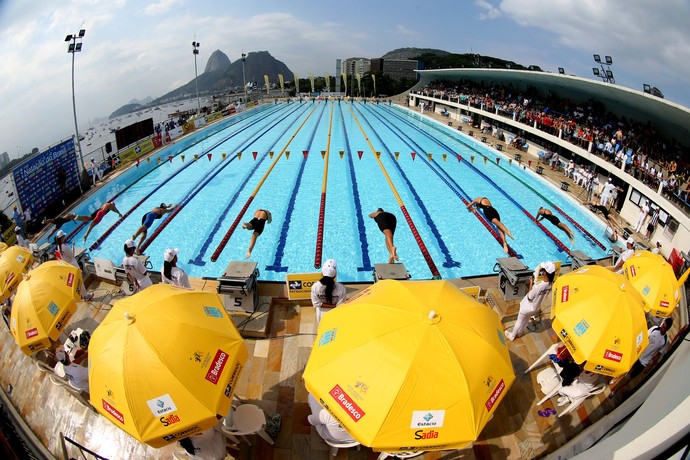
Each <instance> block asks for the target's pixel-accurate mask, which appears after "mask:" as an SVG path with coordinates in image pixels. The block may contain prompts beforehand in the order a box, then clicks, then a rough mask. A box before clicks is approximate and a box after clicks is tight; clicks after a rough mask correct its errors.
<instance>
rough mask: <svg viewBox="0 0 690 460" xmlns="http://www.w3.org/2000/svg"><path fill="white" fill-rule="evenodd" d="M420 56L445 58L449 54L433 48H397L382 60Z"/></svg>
mask: <svg viewBox="0 0 690 460" xmlns="http://www.w3.org/2000/svg"><path fill="white" fill-rule="evenodd" d="M422 54H434V55H438V56H447V55H449V54H451V53H449V52H448V51H443V50H438V49H434V48H398V49H396V50H393V51H389V52H387V53H386V54H384V55H383V56H381V57H382V58H383V59H416V58H417V57H419V56H421V55H422Z"/></svg>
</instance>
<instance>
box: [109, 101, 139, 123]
mask: <svg viewBox="0 0 690 460" xmlns="http://www.w3.org/2000/svg"><path fill="white" fill-rule="evenodd" d="M142 108H144V106H143V105H141V104H125V105H123V106H122V107H120V108H119V109H117V110H116V111H114V112H113V113H111V114H110V116H108V118H109V119H113V118H116V117H119V116H120V115H125V114H128V113H132V112H137V111H139V110H141V109H142Z"/></svg>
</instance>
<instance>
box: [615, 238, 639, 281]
mask: <svg viewBox="0 0 690 460" xmlns="http://www.w3.org/2000/svg"><path fill="white" fill-rule="evenodd" d="M625 246H626V249H625V251H623V252H622V253H621V257H620V259H618V262H616V265H615V267H613V271H615V272H616V273H620V274H623V264H624V263H625V261H626V260H628V259H629V258H630V256H632V255H633V254H635V240H634V239H633V238H632V236H631V237H628V239H627V240H625Z"/></svg>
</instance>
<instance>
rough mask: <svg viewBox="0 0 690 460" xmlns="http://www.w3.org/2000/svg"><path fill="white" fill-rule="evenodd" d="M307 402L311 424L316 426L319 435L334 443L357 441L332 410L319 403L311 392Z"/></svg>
mask: <svg viewBox="0 0 690 460" xmlns="http://www.w3.org/2000/svg"><path fill="white" fill-rule="evenodd" d="M307 402H309V408H310V409H311V415H309V416H308V417H307V420H308V421H309V424H310V425H313V426H314V428H316V432H317V433H319V436H321V437H322V438H323V439H324V440H325V441H326V442H330V443H333V444H340V443H348V442H357V441H356V440H355V439H354V438H353V437H352V436H350V433H348V432H347V431H345V429H343V427H342V426H341V425H340V424H339V423H338V421H337V420H336V419H335V418H333V416H332V415H331V414H330V412H328V411H327V410H326V409H324V408H323V407H322V406H321V404H319V402H318V401H317V400H316V398H315V397H314V396H312V394H311V393H310V394H309V395H308V396H307Z"/></svg>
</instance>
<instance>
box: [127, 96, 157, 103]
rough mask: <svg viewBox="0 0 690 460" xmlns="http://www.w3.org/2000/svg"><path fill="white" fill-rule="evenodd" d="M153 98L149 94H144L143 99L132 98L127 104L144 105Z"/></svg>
mask: <svg viewBox="0 0 690 460" xmlns="http://www.w3.org/2000/svg"><path fill="white" fill-rule="evenodd" d="M152 100H153V98H152V97H151V96H146V97H145V98H144V99H141V100H139V99H132V100H131V101H129V102H128V104H139V105H146V104H148V103H149V102H151V101H152Z"/></svg>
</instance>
